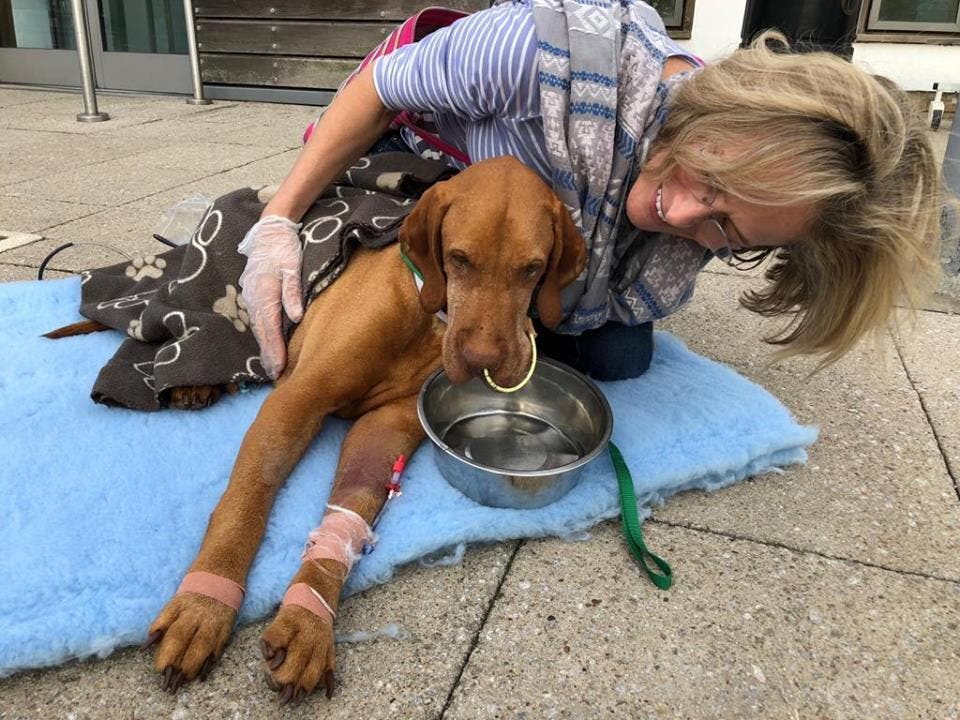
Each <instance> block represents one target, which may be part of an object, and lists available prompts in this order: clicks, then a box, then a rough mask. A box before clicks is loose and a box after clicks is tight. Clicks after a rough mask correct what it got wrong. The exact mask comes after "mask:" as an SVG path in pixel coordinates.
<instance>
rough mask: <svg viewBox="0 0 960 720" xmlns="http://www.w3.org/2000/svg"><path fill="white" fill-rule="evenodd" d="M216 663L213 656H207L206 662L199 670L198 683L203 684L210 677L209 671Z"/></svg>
mask: <svg viewBox="0 0 960 720" xmlns="http://www.w3.org/2000/svg"><path fill="white" fill-rule="evenodd" d="M215 662H216V660H215V659H214V657H213V655H211V656H209V657H208V658H207V659H206V660H204V661H203V667H202V668H200V675H199V676H198V677H199V678H200V682H203V681H204V680H206V679H207V677H208V676H209V675H210V670H211V669H213V664H214V663H215Z"/></svg>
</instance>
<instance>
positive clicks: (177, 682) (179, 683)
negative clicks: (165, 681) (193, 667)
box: [170, 670, 187, 695]
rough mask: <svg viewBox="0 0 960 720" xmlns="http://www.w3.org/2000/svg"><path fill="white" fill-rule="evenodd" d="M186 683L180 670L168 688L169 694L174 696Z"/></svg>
mask: <svg viewBox="0 0 960 720" xmlns="http://www.w3.org/2000/svg"><path fill="white" fill-rule="evenodd" d="M186 681H187V678H186V677H185V676H184V674H183V671H182V670H177V672H176V673H175V674H174V676H173V683H172V685H171V687H170V694H171V695H176V694H177V691H178V690H179V689H180V688H181V687H183V685H184V683H185V682H186Z"/></svg>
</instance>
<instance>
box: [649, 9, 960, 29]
mask: <svg viewBox="0 0 960 720" xmlns="http://www.w3.org/2000/svg"><path fill="white" fill-rule="evenodd" d="M958 1H960V0H958ZM647 2H648V3H649V4H650V5H652V6H653V7H654V9H655V10H656V11H657V12H658V13H660V17H661V18H663V24H664V25H666V26H667V30H668V31H669V33H670V37H673V38H689V37H690V30H691V28H692V27H693V3H694V0H647Z"/></svg>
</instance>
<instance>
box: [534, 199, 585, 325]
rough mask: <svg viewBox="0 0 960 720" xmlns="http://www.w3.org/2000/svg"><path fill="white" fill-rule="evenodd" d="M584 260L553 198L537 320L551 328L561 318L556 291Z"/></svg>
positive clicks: (562, 210) (565, 213)
mask: <svg viewBox="0 0 960 720" xmlns="http://www.w3.org/2000/svg"><path fill="white" fill-rule="evenodd" d="M586 262H587V249H586V245H585V244H584V242H583V238H581V237H580V232H579V231H578V230H577V226H576V225H575V224H574V222H573V220H572V219H571V218H570V212H569V211H568V210H567V207H566V205H564V204H563V203H562V202H560V200H559V199H557V200H556V201H555V202H554V206H553V250H551V251H550V261H549V264H548V265H547V271H546V273H545V274H544V276H543V284H542V285H541V286H540V290H539V292H538V293H537V312H538V314H539V315H540V322H542V323H543V324H544V325H545V326H546V327H548V328H554V327H556V326H557V325H559V324H560V321H561V320H562V319H563V307H562V306H561V305H560V291H561V290H562V289H563V288H564V287H566V286H567V285H569V284H570V283H572V282H573V281H574V280H576V279H577V276H578V275H579V274H580V273H581V272H582V271H583V267H584V265H586Z"/></svg>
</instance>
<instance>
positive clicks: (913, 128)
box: [654, 32, 943, 368]
mask: <svg viewBox="0 0 960 720" xmlns="http://www.w3.org/2000/svg"><path fill="white" fill-rule="evenodd" d="M660 148H665V149H666V153H665V158H666V159H665V160H664V162H663V163H662V164H661V165H660V166H659V167H658V168H656V169H655V170H654V172H656V173H657V174H658V175H662V176H663V177H666V176H667V175H669V174H670V172H672V170H673V169H674V168H676V167H677V166H680V167H682V168H684V169H686V170H688V171H690V172H693V173H699V174H701V175H702V176H703V177H704V178H707V179H708V180H709V182H711V183H713V184H715V185H716V186H717V187H719V188H720V189H721V190H723V191H724V192H726V193H728V194H730V195H731V196H735V197H739V198H742V199H744V200H747V201H749V202H752V203H757V204H762V205H771V206H791V205H800V204H813V206H814V210H815V212H814V215H815V220H814V221H813V222H812V224H811V225H810V226H809V227H808V229H807V231H806V232H805V233H804V234H803V237H800V238H797V242H796V244H792V245H789V246H787V247H783V248H778V249H776V250H774V251H773V252H772V255H773V260H772V265H771V266H770V267H769V268H768V269H767V272H766V274H765V277H766V279H767V280H769V284H768V285H767V286H766V287H764V288H763V289H761V290H758V291H749V292H747V293H745V294H744V295H743V297H741V299H740V302H741V304H742V305H743V306H744V307H746V308H748V309H750V310H752V311H754V312H757V313H759V314H761V315H764V316H779V315H790V316H792V317H791V319H790V322H789V323H788V324H787V325H786V326H785V327H783V328H782V329H781V330H780V331H779V332H777V333H774V334H773V335H772V336H769V337H767V338H764V339H765V340H766V342H768V343H771V344H775V345H780V346H781V349H780V350H779V351H778V352H777V353H776V357H777V358H781V357H786V356H790V355H794V354H798V353H823V358H822V361H821V363H820V365H819V366H818V368H819V367H823V366H825V365H828V364H830V363H832V362H834V361H836V360H837V359H839V358H840V357H841V356H842V355H843V354H844V353H845V352H846V351H848V350H849V349H850V348H851V347H852V346H853V345H854V344H855V343H856V342H857V341H858V340H859V339H860V338H862V337H864V336H865V335H879V334H881V333H882V332H883V330H884V328H885V327H886V324H887V321H888V320H889V319H890V318H891V317H892V316H893V314H894V313H893V311H894V308H895V306H896V305H897V304H898V303H901V302H902V303H904V304H906V305H907V306H908V307H909V308H911V309H916V307H917V305H918V303H919V301H920V300H921V298H922V295H923V294H924V293H925V292H926V291H927V290H929V289H930V288H931V287H932V286H934V285H935V283H936V280H937V278H938V276H939V268H940V265H939V243H940V229H939V212H940V207H941V203H942V201H943V200H942V195H941V182H940V178H939V172H938V169H937V163H936V161H935V158H934V155H933V151H932V149H931V146H930V143H929V140H928V138H927V135H926V129H925V128H924V126H923V124H922V123H921V121H920V118H919V117H918V113H917V112H916V111H915V110H914V109H913V108H912V106H911V105H910V102H909V100H908V98H907V96H906V93H904V92H903V91H902V90H900V89H899V88H898V87H897V86H896V85H894V83H892V82H890V81H889V80H887V79H885V78H881V77H877V76H871V75H868V74H867V73H865V72H863V71H861V70H859V69H858V68H856V67H854V66H853V65H852V64H850V63H848V62H847V61H845V60H843V59H841V58H839V57H836V56H834V55H831V54H828V53H822V52H817V53H805V54H798V53H795V52H792V51H790V49H789V46H788V44H787V41H786V39H785V38H784V37H783V36H782V35H780V34H779V33H776V32H767V33H764V34H763V35H761V36H760V37H759V38H757V39H756V40H755V41H754V42H753V43H752V44H751V45H750V47H749V48H745V49H742V50H738V51H736V52H735V53H733V55H731V56H730V57H728V58H726V59H724V60H721V61H720V62H717V63H716V64H713V65H708V66H707V67H705V68H703V69H702V70H701V71H699V72H698V73H697V74H695V75H694V77H692V78H690V79H689V80H687V81H686V82H684V83H683V84H682V85H681V87H680V88H679V90H678V91H677V94H676V96H675V99H674V102H673V106H672V108H671V111H670V114H669V116H668V118H667V121H666V122H665V124H664V126H663V128H662V130H661V132H660V134H659V136H658V138H657V149H660ZM724 151H726V152H724Z"/></svg>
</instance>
